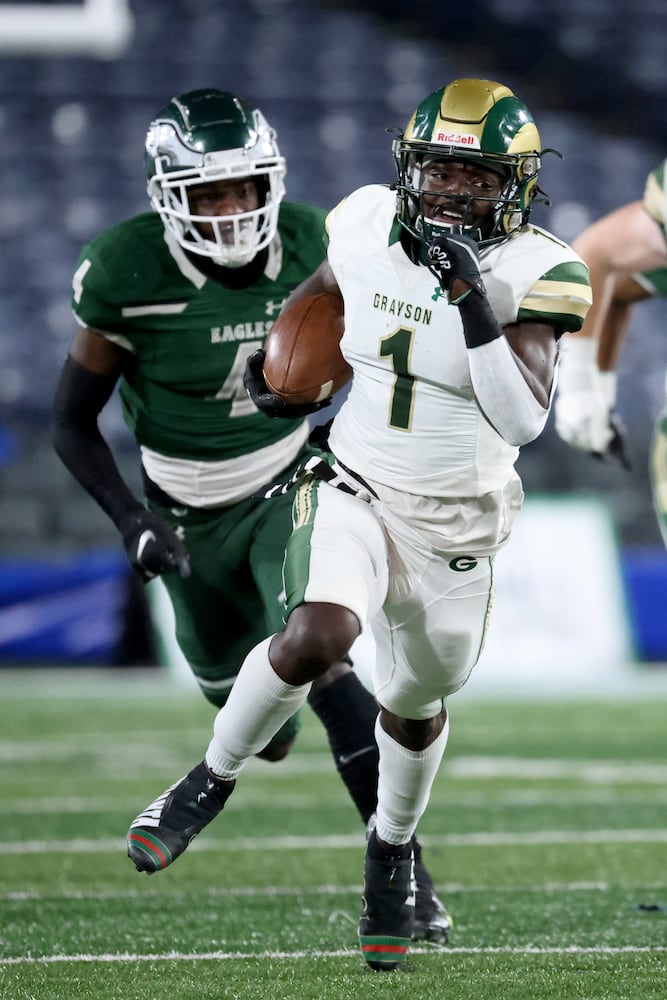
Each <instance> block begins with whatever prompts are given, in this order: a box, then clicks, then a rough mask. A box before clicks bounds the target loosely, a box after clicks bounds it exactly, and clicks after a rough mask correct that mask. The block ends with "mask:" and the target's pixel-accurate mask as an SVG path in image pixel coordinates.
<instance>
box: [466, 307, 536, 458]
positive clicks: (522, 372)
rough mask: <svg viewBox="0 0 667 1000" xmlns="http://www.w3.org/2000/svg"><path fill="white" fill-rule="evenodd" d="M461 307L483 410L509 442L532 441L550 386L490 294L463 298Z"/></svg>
mask: <svg viewBox="0 0 667 1000" xmlns="http://www.w3.org/2000/svg"><path fill="white" fill-rule="evenodd" d="M459 311H460V314H461V319H462V321H463V333H464V337H465V341H466V347H467V348H468V364H469V366H470V377H471V380H472V385H473V389H474V391H475V397H476V399H477V402H478V404H479V406H480V409H481V410H482V412H483V413H484V415H485V417H486V419H487V420H488V421H489V423H490V424H491V425H492V426H493V427H494V428H495V430H496V431H497V432H498V433H499V434H500V436H501V437H502V438H503V439H504V440H505V441H507V443H508V444H512V445H515V446H520V445H523V444H527V442H528V441H532V440H533V439H534V438H536V437H537V436H538V434H539V433H540V432H541V431H542V429H543V427H544V424H545V423H546V419H547V416H548V413H549V409H548V407H549V392H548V390H547V388H546V387H545V386H544V385H542V383H541V382H540V380H539V379H538V378H537V377H536V376H535V374H534V373H533V372H532V370H531V369H530V368H529V367H528V366H527V365H525V364H524V363H523V362H522V361H521V359H520V358H518V357H517V356H516V355H515V353H514V351H513V350H512V348H511V346H510V344H509V343H508V340H507V338H506V337H505V335H504V334H503V331H502V329H501V328H500V326H499V324H498V321H497V320H496V318H495V316H494V315H493V312H492V311H491V307H490V305H489V302H488V299H487V298H486V297H482V296H480V295H478V294H476V293H475V292H473V293H472V294H470V295H468V296H466V298H465V299H463V301H462V302H461V303H460V305H459Z"/></svg>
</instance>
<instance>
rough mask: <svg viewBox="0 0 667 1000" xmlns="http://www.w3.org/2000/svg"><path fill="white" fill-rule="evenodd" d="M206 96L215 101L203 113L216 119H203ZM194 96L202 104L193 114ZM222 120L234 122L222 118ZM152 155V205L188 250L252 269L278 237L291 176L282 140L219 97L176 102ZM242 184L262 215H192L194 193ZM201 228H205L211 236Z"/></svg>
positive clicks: (152, 142) (152, 137) (154, 133)
mask: <svg viewBox="0 0 667 1000" xmlns="http://www.w3.org/2000/svg"><path fill="white" fill-rule="evenodd" d="M200 95H202V96H209V97H210V98H211V99H210V100H209V102H208V103H206V104H204V109H205V112H206V114H207V115H208V119H212V120H208V119H207V117H206V116H205V115H204V114H202V111H201V108H200V105H201V97H200ZM188 97H195V98H197V97H199V98H200V100H199V102H198V101H196V100H194V101H192V105H194V107H190V106H189V105H188V100H187V99H188ZM172 106H173V108H174V110H173V111H172ZM221 109H222V110H221ZM214 113H215V115H217V117H214ZM223 114H224V115H226V116H227V117H226V118H222V119H221V117H220V116H221V115H223ZM186 126H189V129H188V128H186ZM236 143H239V145H238V146H237V145H236ZM241 143H242V144H241ZM232 144H234V145H233V148H227V147H228V146H229V147H231V145H232ZM216 146H217V148H215V147H216ZM146 153H147V162H148V167H149V182H148V195H149V197H150V199H151V204H152V206H153V208H154V209H155V211H156V212H158V214H159V215H160V218H161V219H162V222H163V225H164V227H165V229H166V230H167V232H169V233H170V234H171V235H172V236H173V237H174V239H175V240H176V241H177V243H178V244H179V245H180V246H181V247H183V249H184V250H187V251H189V252H190V253H193V254H197V255H199V256H202V257H207V258H210V259H211V260H213V261H214V262H215V263H216V264H219V265H221V266H222V267H230V268H237V267H244V266H245V265H246V264H249V263H250V262H251V261H252V260H253V259H254V258H255V257H256V256H257V254H258V253H259V252H260V251H261V250H263V249H264V248H265V247H267V246H268V245H269V243H270V242H271V240H272V239H273V238H274V236H275V234H276V230H277V227H278V213H279V210H280V202H281V201H282V199H283V198H284V196H285V185H284V178H285V173H286V170H285V161H284V159H283V157H282V156H280V153H279V151H278V146H277V144H276V142H275V134H274V132H273V130H272V129H271V128H270V127H269V125H268V123H267V121H266V119H265V118H264V116H263V115H262V113H261V112H260V111H257V110H254V111H253V110H252V109H250V108H249V107H248V106H247V105H246V104H245V103H244V102H242V101H238V100H237V99H236V98H233V97H232V96H231V95H228V94H226V93H225V92H220V91H195V92H193V95H184V96H183V97H182V98H175V99H174V100H173V101H172V102H170V105H169V106H168V107H167V109H166V114H165V115H164V117H158V118H157V119H156V120H155V121H154V122H152V123H151V126H150V129H149V131H148V136H147V139H146ZM239 180H249V181H252V182H254V184H255V187H256V189H257V194H258V198H259V206H258V207H257V208H256V209H253V210H252V211H246V212H242V213H234V214H229V215H219V216H210V215H196V214H195V213H194V212H193V211H192V208H191V205H190V199H189V193H190V191H191V190H192V188H193V187H194V186H196V185H202V184H207V183H215V182H216V181H226V182H233V181H239ZM200 227H206V233H207V235H206V236H204V235H203V234H202V232H201V229H200Z"/></svg>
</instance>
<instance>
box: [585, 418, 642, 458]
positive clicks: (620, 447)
mask: <svg viewBox="0 0 667 1000" xmlns="http://www.w3.org/2000/svg"><path fill="white" fill-rule="evenodd" d="M609 430H610V431H612V432H613V434H612V438H611V440H610V442H609V444H608V445H607V447H606V448H605V450H604V451H592V452H591V455H592V456H593V458H597V459H599V460H600V461H601V462H604V461H606V460H607V459H608V458H610V459H612V460H615V461H617V462H620V464H621V465H622V466H623V468H624V469H627V470H628V471H630V470H631V469H632V461H631V459H630V447H629V445H628V432H627V430H626V427H625V424H624V423H623V421H622V420H621V418H620V417H619V415H618V413H615V412H614V411H613V410H612V411H611V412H610V414H609Z"/></svg>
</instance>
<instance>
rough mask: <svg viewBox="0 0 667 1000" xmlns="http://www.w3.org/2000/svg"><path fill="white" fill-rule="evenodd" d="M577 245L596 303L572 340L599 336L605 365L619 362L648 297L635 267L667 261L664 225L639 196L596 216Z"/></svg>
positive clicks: (599, 351) (663, 264)
mask: <svg viewBox="0 0 667 1000" xmlns="http://www.w3.org/2000/svg"><path fill="white" fill-rule="evenodd" d="M573 249H574V250H575V252H576V253H578V254H579V256H580V257H581V258H582V259H583V260H584V261H585V263H586V264H587V265H588V270H589V278H590V283H591V288H592V290H593V305H592V306H591V308H590V309H589V311H588V314H587V316H586V318H585V320H584V323H583V325H582V327H581V330H580V331H578V332H577V333H569V334H566V337H567V338H568V340H569V339H570V338H572V339H579V340H585V339H586V338H593V339H594V340H595V341H597V350H596V351H594V352H593V357H594V359H595V360H596V362H597V366H598V368H599V369H600V371H603V372H604V371H611V370H613V369H614V368H615V366H616V362H617V360H618V355H619V353H620V350H621V346H622V343H623V339H624V337H625V333H626V331H627V327H628V323H629V320H630V314H631V310H632V306H633V305H634V304H635V303H636V302H640V301H641V300H643V299H645V298H646V297H647V293H646V291H645V289H643V288H642V287H641V285H639V284H638V283H637V282H636V281H634V279H633V278H632V274H633V273H634V272H642V271H651V270H655V269H657V268H660V267H667V244H666V243H665V237H664V235H663V232H662V229H661V228H660V226H659V225H658V223H657V222H656V220H655V219H653V218H652V217H651V216H650V215H649V214H648V212H647V211H646V209H645V208H644V204H643V202H642V201H633V202H631V203H630V204H628V205H624V206H623V207H622V208H619V209H616V211H614V212H610V213H609V215H605V216H604V217H603V218H601V219H598V221H597V222H594V223H593V224H592V225H590V226H589V227H588V228H587V229H585V230H584V232H583V233H581V235H580V236H579V237H578V238H577V239H576V240H575V241H574V243H573Z"/></svg>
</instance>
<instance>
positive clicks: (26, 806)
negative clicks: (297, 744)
mask: <svg viewBox="0 0 667 1000" xmlns="http://www.w3.org/2000/svg"><path fill="white" fill-rule="evenodd" d="M444 794H445V795H446V803H447V808H449V809H460V808H471V807H473V808H476V809H491V810H495V809H498V808H500V807H503V808H506V807H508V806H509V807H525V808H530V809H533V808H535V807H536V806H546V807H549V808H553V807H554V806H590V805H605V806H606V805H623V806H624V807H626V808H627V807H628V806H641V805H651V806H658V805H667V790H666V789H656V788H654V787H651V788H650V789H647V790H645V791H643V790H641V791H638V790H637V789H636V788H629V789H628V790H627V791H624V792H623V793H619V792H618V791H617V790H614V789H612V788H609V787H608V786H607V785H604V786H602V787H600V788H586V789H579V790H574V789H569V790H568V789H566V790H560V791H556V790H552V791H548V790H544V789H539V788H515V789H510V790H508V791H498V792H494V793H493V795H489V794H487V793H482V792H463V791H460V792H456V791H452V792H450V791H449V790H447V791H446V792H445V793H444ZM338 798H339V799H340V801H341V802H346V801H347V793H346V791H345V788H344V787H343V785H342V784H341V786H340V790H339V795H338ZM276 799H277V797H276ZM328 799H329V802H330V803H331V802H332V801H333V800H332V798H331V795H330V794H329V793H328ZM265 803H266V789H265V788H264V787H263V786H262V787H261V788H255V787H254V786H250V787H248V786H246V787H244V789H243V795H242V796H238V798H233V799H232V800H231V801H230V803H229V806H226V807H225V808H226V809H227V810H229V809H231V808H232V806H234V808H235V811H237V812H238V811H242V810H243V809H245V808H247V807H248V806H255V805H258V804H262V805H263V804H265ZM274 804H276V800H274ZM289 805H290V808H292V809H294V808H298V809H300V810H304V811H308V810H316V811H317V812H320V811H321V809H322V796H321V794H318V793H312V794H309V793H306V792H303V793H301V792H299V793H295V792H293V791H291V792H290V793H289ZM138 808H139V803H138V802H137V798H136V796H130V795H123V796H120V795H119V796H112V795H109V796H104V795H99V796H94V797H91V798H87V797H86V796H77V795H67V796H59V795H54V796H52V797H49V796H40V797H39V798H34V799H30V798H25V799H21V798H16V799H11V800H8V801H6V802H3V803H2V812H3V815H5V816H39V815H45V816H49V815H52V814H58V813H63V814H65V813H66V814H68V815H75V814H76V813H81V814H83V815H86V816H91V815H97V814H100V813H110V812H127V813H130V812H136V811H137V809H138Z"/></svg>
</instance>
